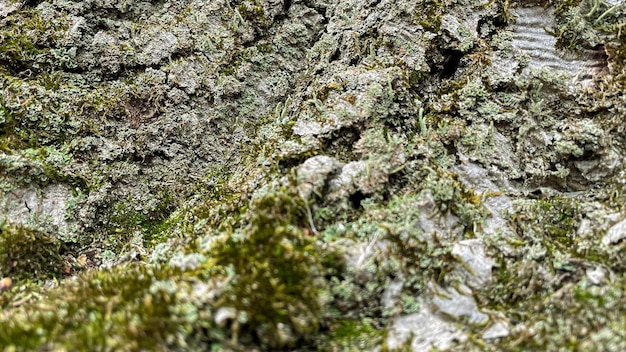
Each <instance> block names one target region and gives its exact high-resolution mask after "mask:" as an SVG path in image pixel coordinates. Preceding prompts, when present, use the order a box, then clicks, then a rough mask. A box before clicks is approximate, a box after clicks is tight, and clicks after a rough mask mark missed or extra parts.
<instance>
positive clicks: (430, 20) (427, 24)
mask: <svg viewBox="0 0 626 352" xmlns="http://www.w3.org/2000/svg"><path fill="white" fill-rule="evenodd" d="M446 8H447V3H446V2H445V1H444V0H426V1H422V2H420V3H419V6H418V7H417V10H418V13H417V14H416V18H417V21H418V24H419V25H421V26H422V27H424V29H426V30H427V31H430V32H433V33H439V29H440V27H441V18H442V17H443V15H444V14H445V13H446Z"/></svg>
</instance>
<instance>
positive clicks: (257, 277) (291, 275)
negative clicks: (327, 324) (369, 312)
mask: <svg viewBox="0 0 626 352" xmlns="http://www.w3.org/2000/svg"><path fill="white" fill-rule="evenodd" d="M305 206H306V205H305V204H304V202H303V200H302V199H301V198H300V197H298V196H297V193H296V192H294V191H289V190H287V189H282V190H279V191H277V192H273V193H270V194H268V195H266V196H264V197H262V198H260V199H258V200H255V201H253V202H252V204H251V205H250V208H249V213H248V215H247V219H246V222H247V225H246V226H245V227H243V229H242V232H241V233H233V234H232V235H230V236H228V238H227V239H226V240H225V241H224V242H223V243H220V244H219V245H218V246H216V248H215V249H214V250H213V251H212V256H213V257H214V258H215V259H216V264H217V265H218V266H221V267H223V269H222V270H227V271H232V273H233V276H232V279H231V283H230V285H229V288H228V289H227V291H226V292H225V293H224V296H223V299H222V300H221V301H220V303H219V304H218V305H219V306H224V307H234V308H235V309H236V310H237V312H238V320H239V319H241V320H243V322H244V323H245V324H244V325H243V326H242V327H240V328H237V327H235V328H234V329H233V330H234V331H233V333H234V334H235V336H237V335H238V334H244V333H252V334H255V335H256V336H257V338H258V339H260V342H261V344H262V346H266V348H267V347H269V348H277V347H283V346H285V345H290V344H292V343H293V342H295V340H294V339H293V336H289V334H288V333H287V336H285V331H284V330H285V328H286V329H287V330H290V331H291V332H292V333H293V334H296V336H297V335H300V334H305V333H311V332H314V331H316V330H317V328H318V326H319V318H320V312H321V305H320V300H319V297H318V294H319V282H318V281H319V279H318V278H317V277H316V276H317V275H319V270H320V268H319V262H318V260H319V259H318V258H319V254H318V253H317V249H316V247H315V244H314V243H313V238H312V237H310V230H309V228H308V224H307V222H306V220H305V219H306V216H305V212H304V210H305ZM239 330H240V331H239Z"/></svg>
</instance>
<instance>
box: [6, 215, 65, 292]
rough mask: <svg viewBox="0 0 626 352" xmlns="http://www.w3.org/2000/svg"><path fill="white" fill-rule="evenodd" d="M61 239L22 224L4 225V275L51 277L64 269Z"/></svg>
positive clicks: (59, 273) (17, 277)
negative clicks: (60, 252)
mask: <svg viewBox="0 0 626 352" xmlns="http://www.w3.org/2000/svg"><path fill="white" fill-rule="evenodd" d="M59 250H60V242H59V241H57V240H56V239H54V238H53V237H51V236H50V235H49V234H47V233H44V232H41V231H38V230H34V229H31V228H28V227H25V226H22V225H14V224H9V223H6V222H5V223H2V224H0V277H4V276H8V277H13V278H14V279H18V280H21V279H26V278H47V277H53V276H59V275H61V274H62V272H63V267H64V261H63V259H62V258H61V256H60V254H59Z"/></svg>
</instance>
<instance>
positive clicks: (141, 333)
mask: <svg viewBox="0 0 626 352" xmlns="http://www.w3.org/2000/svg"><path fill="white" fill-rule="evenodd" d="M173 274H174V273H173V272H172V271H171V270H163V269H161V270H159V269H156V268H151V267H125V268H123V267H119V268H117V269H115V270H112V271H106V270H104V271H98V272H92V273H89V274H87V275H84V276H82V277H80V278H79V280H78V281H76V282H73V283H72V282H66V283H65V284H64V285H63V286H62V289H57V290H54V291H52V292H50V293H49V297H48V298H47V300H46V301H44V302H40V303H36V302H35V303H31V304H30V305H26V306H23V307H22V308H19V309H16V310H15V311H13V312H12V314H11V316H10V318H9V317H4V318H2V319H0V326H1V327H2V328H1V329H0V344H1V345H2V346H5V347H7V348H11V347H13V348H18V349H19V350H47V349H52V350H56V349H65V350H82V349H83V348H85V346H89V348H95V349H102V348H105V347H106V348H107V349H114V350H118V351H136V350H141V349H148V350H164V349H165V348H166V347H165V346H168V342H167V338H168V336H171V335H173V334H174V332H176V331H177V330H178V331H179V332H182V331H183V330H185V325H186V323H185V319H184V318H183V317H181V316H180V315H178V314H176V313H174V312H172V309H171V308H170V306H169V304H170V303H173V302H174V301H175V300H176V298H177V295H176V286H175V285H176V284H175V283H174V282H170V289H167V286H166V285H158V283H167V282H168V281H167V277H169V276H172V275H173ZM159 280H165V281H159ZM172 285H173V286H172ZM172 288H173V290H172Z"/></svg>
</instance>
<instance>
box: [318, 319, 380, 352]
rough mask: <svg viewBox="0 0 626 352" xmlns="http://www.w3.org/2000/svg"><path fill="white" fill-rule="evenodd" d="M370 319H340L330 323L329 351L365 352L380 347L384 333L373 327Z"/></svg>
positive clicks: (325, 346)
mask: <svg viewBox="0 0 626 352" xmlns="http://www.w3.org/2000/svg"><path fill="white" fill-rule="evenodd" d="M372 323H373V322H372V321H371V320H369V319H363V320H348V319H338V320H335V321H333V322H331V323H330V336H329V338H330V340H329V341H328V345H324V346H323V348H324V350H328V351H346V352H347V351H365V350H371V349H374V348H375V347H376V346H378V345H380V343H381V340H382V335H383V331H382V330H380V329H377V328H375V327H374V326H372Z"/></svg>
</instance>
